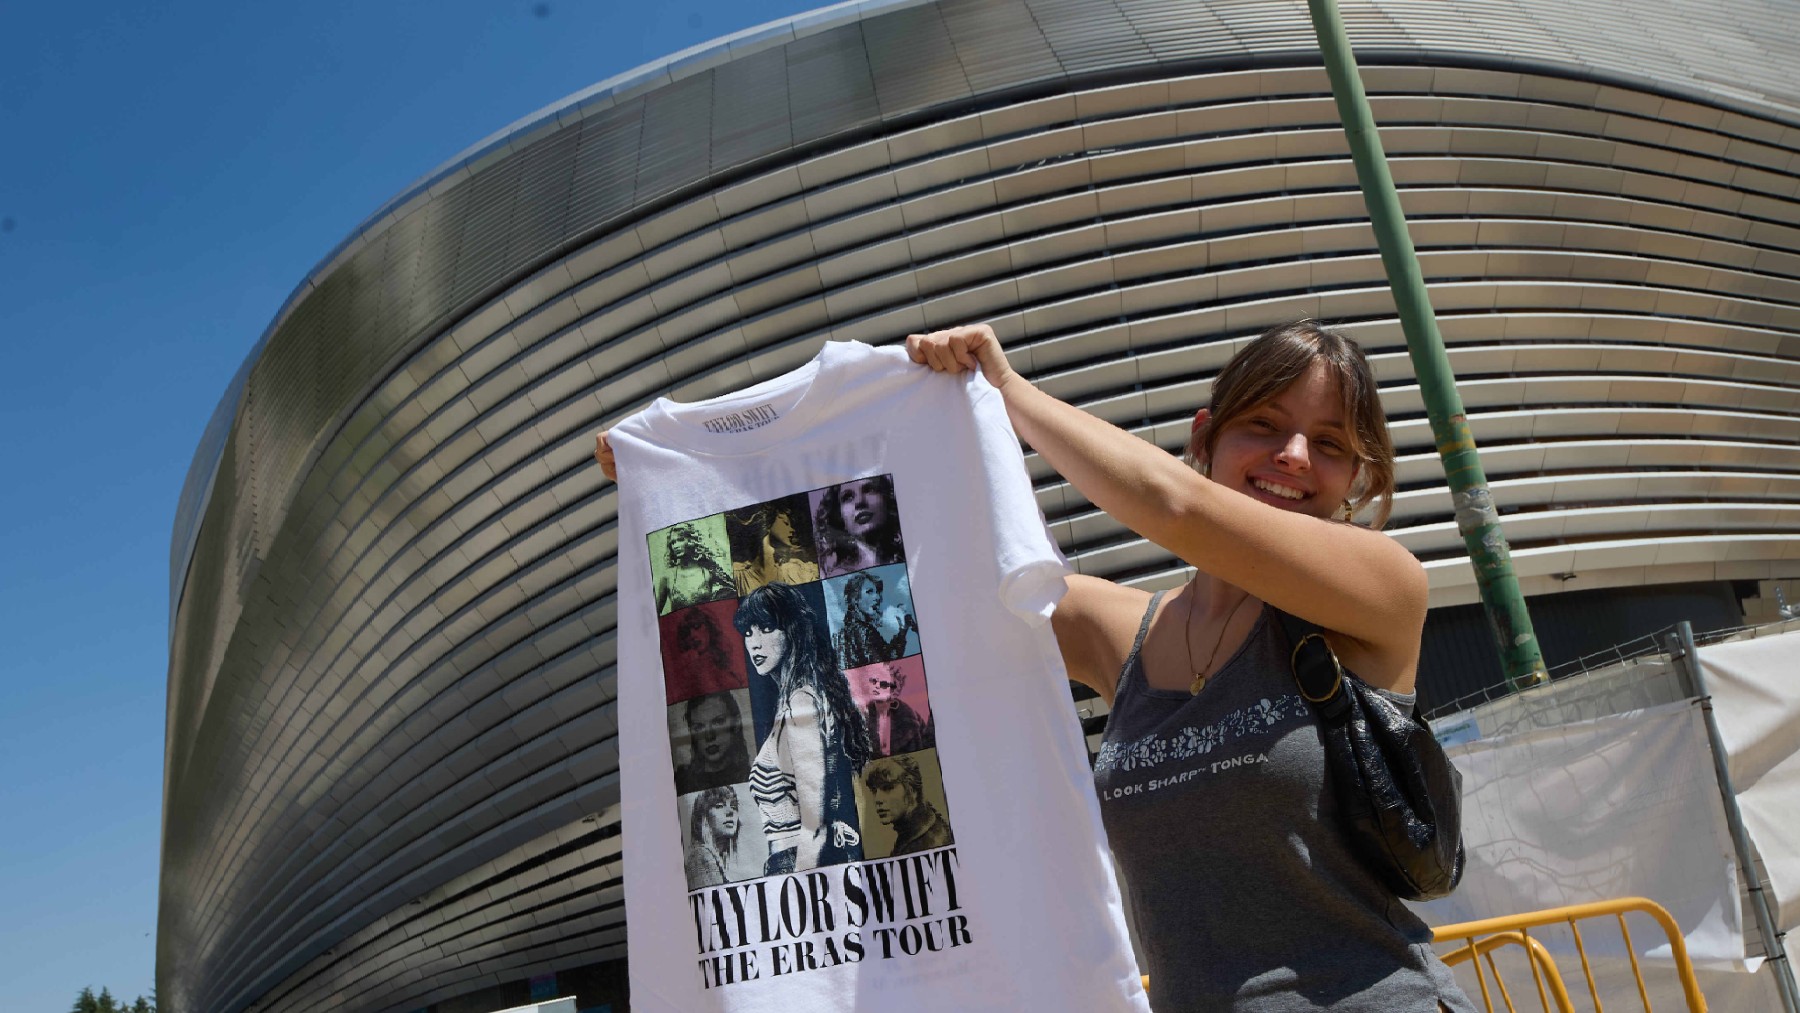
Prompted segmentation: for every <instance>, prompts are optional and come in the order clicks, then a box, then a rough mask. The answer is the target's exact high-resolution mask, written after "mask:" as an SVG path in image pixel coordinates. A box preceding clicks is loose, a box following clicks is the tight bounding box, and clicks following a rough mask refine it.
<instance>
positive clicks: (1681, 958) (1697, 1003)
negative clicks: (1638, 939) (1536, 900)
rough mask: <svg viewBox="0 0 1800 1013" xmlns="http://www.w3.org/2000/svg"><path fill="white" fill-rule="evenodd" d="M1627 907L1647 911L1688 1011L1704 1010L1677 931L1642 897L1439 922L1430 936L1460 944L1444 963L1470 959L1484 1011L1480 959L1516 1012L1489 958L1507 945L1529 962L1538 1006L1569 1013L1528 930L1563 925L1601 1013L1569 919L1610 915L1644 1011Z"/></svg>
mask: <svg viewBox="0 0 1800 1013" xmlns="http://www.w3.org/2000/svg"><path fill="white" fill-rule="evenodd" d="M1630 911H1637V912H1640V913H1642V914H1647V915H1649V916H1650V917H1651V918H1653V919H1655V920H1656V923H1657V924H1658V925H1661V926H1662V930H1663V934H1664V935H1666V936H1668V937H1669V948H1670V950H1671V954H1672V956H1673V957H1674V960H1675V974H1676V976H1677V977H1679V978H1680V979H1681V991H1682V994H1683V995H1684V996H1685V997H1686V998H1687V1008H1688V1010H1689V1013H1706V998H1705V997H1704V996H1702V995H1701V994H1700V985H1699V983H1698V982H1697V981H1695V980H1694V965H1693V964H1692V963H1691V962H1690V961H1689V960H1688V953H1687V943H1686V942H1685V941H1684V940H1683V939H1682V938H1681V929H1680V928H1679V927H1678V926H1677V925H1676V924H1675V919H1674V918H1673V917H1671V916H1670V915H1669V912H1668V911H1666V910H1664V908H1663V907H1662V905H1660V904H1658V903H1656V902H1655V901H1651V900H1646V899H1645V898H1643V897H1621V898H1619V899H1618V900H1603V901H1597V902H1595V903H1592V904H1574V905H1570V906H1569V907H1558V908H1550V909H1549V910H1546V911H1529V912H1526V913H1525V914H1518V915H1506V916H1503V917H1500V918H1483V919H1481V920H1480V921H1473V922H1463V923H1462V924H1460V925H1445V926H1443V927H1442V928H1439V929H1437V930H1436V931H1435V932H1434V933H1433V934H1432V938H1433V940H1434V941H1436V942H1440V943H1447V942H1462V943H1463V945H1462V946H1460V947H1458V948H1457V949H1455V950H1453V951H1451V952H1450V953H1449V954H1448V955H1447V956H1445V957H1444V963H1446V964H1452V965H1454V964H1460V963H1463V962H1464V961H1471V962H1472V966H1473V968H1474V971H1475V981H1476V983H1477V984H1479V985H1480V986H1481V999H1482V1002H1484V1003H1485V1004H1486V1005H1487V1008H1488V1013H1493V1011H1494V997H1493V995H1492V993H1491V991H1490V990H1489V988H1488V982H1487V975H1485V974H1483V973H1482V970H1481V965H1482V962H1483V961H1486V963H1487V966H1488V973H1490V974H1492V975H1493V977H1494V985H1495V988H1496V989H1497V990H1498V991H1499V993H1500V1001H1501V1002H1502V1003H1503V1004H1504V1005H1505V1008H1506V1009H1507V1010H1508V1011H1511V1013H1516V1010H1515V1007H1514V1006H1513V1000H1512V994H1511V992H1509V991H1508V990H1507V987H1506V982H1505V980H1504V979H1502V978H1501V977H1500V969H1499V968H1498V967H1497V966H1495V964H1494V958H1493V951H1494V950H1496V949H1498V948H1499V947H1502V946H1508V945H1515V946H1522V947H1524V949H1525V952H1526V956H1527V962H1528V963H1529V964H1530V965H1531V978H1532V981H1533V982H1534V983H1535V984H1536V985H1537V993H1538V1002H1539V1003H1541V1004H1542V1007H1543V1009H1544V1010H1546V1011H1548V1010H1549V1009H1551V1005H1550V1004H1551V1003H1552V1002H1555V1004H1556V1006H1555V1008H1556V1009H1557V1010H1558V1011H1559V1013H1574V1007H1573V1006H1572V1005H1570V1003H1569V992H1568V989H1566V988H1565V987H1564V986H1563V979H1562V974H1561V973H1560V972H1558V971H1557V969H1556V961H1554V960H1552V959H1551V958H1550V954H1549V952H1548V951H1547V950H1545V949H1544V947H1543V944H1541V943H1539V942H1538V941H1537V940H1536V939H1533V938H1532V937H1531V934H1530V930H1531V929H1534V928H1539V927H1542V926H1545V925H1565V924H1566V925H1568V927H1569V931H1570V932H1572V933H1574V935H1575V952H1576V953H1578V954H1580V955H1581V971H1582V974H1583V975H1584V976H1586V978H1587V986H1588V995H1590V996H1592V997H1593V1000H1594V1009H1595V1010H1596V1011H1597V1013H1604V1011H1605V1007H1603V1006H1602V1005H1601V1004H1600V990H1599V989H1598V988H1597V987H1595V985H1594V971H1593V968H1592V966H1590V965H1589V963H1588V956H1587V947H1586V945H1584V944H1583V943H1582V940H1581V929H1580V927H1579V926H1577V925H1576V924H1575V923H1576V922H1577V921H1580V920H1581V919H1583V918H1599V917H1604V916H1606V915H1612V916H1614V917H1615V918H1617V919H1618V921H1619V933H1620V935H1622V936H1624V939H1625V953H1626V955H1627V956H1629V957H1630V958H1631V973H1632V976H1633V977H1634V978H1635V979H1636V981H1637V987H1638V998H1639V999H1641V1000H1642V1001H1643V1003H1644V1009H1645V1010H1647V1011H1648V1010H1649V1009H1650V994H1649V991H1648V990H1647V989H1646V988H1645V987H1644V972H1643V970H1642V969H1641V968H1640V967H1638V959H1637V951H1636V950H1635V949H1633V948H1632V945H1631V929H1630V928H1629V927H1628V926H1626V924H1625V915H1626V913H1627V912H1630ZM1478 937H1479V938H1478Z"/></svg>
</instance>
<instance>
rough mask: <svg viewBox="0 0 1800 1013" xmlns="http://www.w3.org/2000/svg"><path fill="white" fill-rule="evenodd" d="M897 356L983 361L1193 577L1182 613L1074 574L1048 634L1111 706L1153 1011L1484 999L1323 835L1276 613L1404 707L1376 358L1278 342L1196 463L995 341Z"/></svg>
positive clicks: (1296, 328)
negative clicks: (1318, 633)
mask: <svg viewBox="0 0 1800 1013" xmlns="http://www.w3.org/2000/svg"><path fill="white" fill-rule="evenodd" d="M907 348H908V351H909V353H910V354H911V355H912V357H913V359H914V361H916V362H920V363H923V364H926V365H929V366H930V367H931V368H933V369H936V370H939V371H944V372H960V371H964V370H970V369H979V370H980V371H981V372H982V373H983V375H984V376H985V377H986V378H987V380H988V381H989V382H990V383H991V384H992V385H993V386H994V387H995V388H996V389H997V390H998V391H999V393H1000V397H1001V398H1002V400H1003V401H1004V402H1005V404H1006V409H1007V414H1008V415H1009V417H1010V418H1011V419H1012V422H1013V427H1014V428H1015V429H1016V430H1017V431H1018V433H1019V435H1020V436H1021V437H1023V438H1024V439H1025V441H1026V442H1027V443H1029V444H1031V446H1032V448H1033V449H1035V450H1036V451H1037V452H1038V453H1039V454H1040V455H1042V456H1043V458H1044V459H1045V460H1046V461H1048V462H1049V463H1050V464H1051V465H1052V466H1054V467H1055V468H1056V470H1057V471H1058V472H1060V473H1061V474H1062V475H1063V477H1064V478H1066V479H1068V480H1069V482H1070V483H1071V484H1072V485H1074V486H1075V488H1076V489H1077V490H1078V491H1080V492H1081V493H1082V494H1084V495H1085V496H1087V497H1088V499H1089V500H1091V501H1092V502H1093V503H1094V505H1096V506H1098V507H1099V508H1101V509H1102V510H1105V511H1106V512H1108V513H1110V514H1112V515H1113V516H1114V517H1116V518H1117V519H1118V520H1119V521H1121V522H1122V523H1124V524H1125V525H1127V526H1128V527H1130V528H1132V529H1133V530H1135V531H1136V532H1137V533H1138V534H1140V535H1142V536H1143V537H1145V538H1148V539H1150V540H1151V541H1154V542H1156V543H1158V544H1160V545H1162V546H1163V547H1164V548H1166V549H1168V550H1169V551H1170V552H1172V553H1174V554H1175V555H1176V556H1178V557H1180V558H1181V559H1183V560H1184V561H1186V562H1187V563H1188V564H1190V565H1191V566H1193V567H1194V575H1193V579H1191V580H1189V581H1188V583H1187V584H1186V586H1184V587H1182V588H1181V589H1180V590H1179V591H1178V592H1176V593H1175V595H1174V596H1172V597H1170V596H1166V595H1165V593H1164V592H1160V591H1159V592H1157V593H1156V594H1148V593H1146V592H1144V591H1141V590H1138V589H1136V588H1130V587H1125V586H1121V585H1118V584H1114V583H1111V582H1109V581H1105V580H1100V579H1098V578H1094V577H1084V576H1072V577H1070V578H1068V587H1067V593H1066V594H1065V595H1064V597H1063V600H1062V602H1061V604H1060V605H1059V606H1058V607H1057V610H1056V613H1055V615H1054V616H1053V619H1052V622H1053V624H1054V629H1055V631H1056V636H1057V643H1058V646H1059V647H1060V648H1061V650H1062V655H1063V660H1064V664H1065V667H1066V668H1067V669H1068V673H1069V677H1070V678H1072V679H1075V680H1076V681H1079V682H1082V683H1084V684H1086V685H1088V686H1090V687H1092V688H1093V689H1094V690H1095V691H1096V692H1097V693H1099V694H1100V695H1101V696H1102V697H1104V698H1105V699H1107V700H1108V701H1109V702H1110V703H1111V705H1112V713H1111V717H1110V719H1109V720H1108V723H1107V728H1106V735H1105V739H1104V741H1103V743H1102V746H1101V749H1100V752H1099V755H1098V757H1097V758H1096V760H1095V764H1094V774H1095V781H1096V784H1097V787H1098V789H1099V792H1100V798H1101V805H1100V811H1101V816H1102V818H1103V819H1104V821H1105V823H1106V829H1107V836H1108V838H1109V840H1110V842H1111V844H1112V848H1113V854H1114V855H1115V856H1116V858H1117V859H1118V862H1119V866H1120V868H1121V870H1122V872H1123V874H1124V876H1123V878H1124V880H1125V883H1126V884H1127V886H1128V888H1129V889H1130V893H1131V898H1132V908H1133V910H1134V913H1135V914H1136V917H1137V921H1138V925H1139V928H1140V931H1141V933H1142V938H1143V939H1144V940H1146V946H1145V949H1144V958H1145V961H1146V969H1147V970H1148V971H1149V976H1150V989H1151V1004H1152V1006H1154V1007H1155V1008H1157V1009H1208V1010H1213V1009H1217V1010H1233V1011H1238V1013H1260V1011H1264V1010H1276V1009H1290V1008H1295V1006H1296V1005H1305V1006H1306V1007H1307V1008H1309V1009H1313V1008H1318V1009H1342V1010H1365V1009H1366V1010H1376V1009H1379V1010H1389V1009H1406V1010H1427V1009H1434V1008H1439V1007H1442V1008H1445V1009H1451V1010H1457V1011H1462V1010H1470V1009H1472V1008H1473V1007H1471V1006H1470V1005H1469V1002H1468V999H1467V998H1466V997H1465V996H1464V995H1463V994H1462V993H1461V991H1459V990H1458V989H1457V987H1456V984H1455V982H1454V981H1453V980H1452V979H1451V976H1450V973H1449V971H1448V970H1447V969H1446V968H1445V967H1444V966H1443V964H1442V963H1441V962H1439V961H1438V960H1437V958H1436V957H1435V956H1433V955H1432V952H1431V950H1430V948H1429V946H1428V945H1427V944H1428V943H1429V941H1430V938H1431V933H1430V930H1429V929H1428V928H1427V927H1426V926H1425V924H1424V923H1423V922H1422V921H1420V920H1419V919H1418V918H1416V917H1414V916H1413V915H1412V914H1411V913H1410V912H1409V911H1408V910H1407V909H1406V908H1405V907H1404V906H1403V905H1402V904H1400V903H1399V901H1398V899H1397V898H1396V897H1395V895H1394V894H1393V893H1392V891H1390V890H1389V889H1388V888H1386V887H1385V886H1383V885H1382V883H1381V881H1380V880H1379V879H1378V878H1377V875H1376V874H1375V872H1373V871H1372V870H1370V869H1369V868H1366V867H1365V866H1363V864H1362V863H1361V862H1360V860H1359V859H1358V858H1357V857H1356V855H1355V854H1354V853H1353V852H1352V851H1351V850H1350V848H1349V845H1348V844H1347V838H1346V837H1345V836H1344V835H1343V833H1342V832H1341V830H1340V828H1338V827H1336V826H1334V825H1332V823H1333V821H1334V820H1335V819H1336V818H1337V817H1336V813H1335V812H1334V811H1333V810H1332V806H1333V804H1334V797H1333V795H1332V794H1331V792H1330V791H1329V790H1328V786H1327V783H1326V776H1327V775H1326V766H1325V754H1324V748H1323V746H1322V745H1321V741H1320V737H1319V732H1318V729H1317V728H1316V727H1315V718H1314V715H1313V712H1312V709H1311V708H1310V707H1308V706H1307V705H1306V703H1305V701H1304V700H1302V699H1301V697H1300V696H1299V694H1298V693H1297V692H1296V687H1295V684H1294V682H1293V676H1292V673H1291V671H1290V670H1289V666H1288V664H1287V658H1288V650H1289V645H1288V643H1287V637H1286V634H1285V632H1284V629H1283V623H1282V622H1281V621H1280V613H1281V612H1287V613H1290V614H1292V615H1295V616H1298V617H1300V618H1301V619H1304V620H1307V621H1309V622H1311V623H1313V624H1316V625H1317V626H1319V627H1321V628H1322V629H1323V630H1324V632H1325V636H1326V638H1327V640H1328V641H1329V642H1330V644H1331V646H1332V647H1333V649H1334V650H1335V651H1336V653H1337V655H1338V657H1339V658H1341V659H1343V661H1344V662H1345V663H1346V665H1347V666H1348V667H1349V668H1350V669H1351V670H1353V671H1355V672H1356V673H1357V674H1359V675H1360V676H1362V677H1363V679H1364V680H1365V681H1366V682H1368V683H1369V684H1371V685H1373V686H1375V687H1377V688H1378V689H1379V690H1381V691H1384V692H1387V693H1388V694H1389V695H1390V696H1391V697H1392V698H1393V699H1394V700H1395V701H1396V702H1397V703H1398V704H1400V705H1401V706H1403V707H1410V706H1411V705H1412V697H1411V691H1412V686H1413V678H1414V672H1415V670H1416V669H1417V667H1418V658H1419V633H1420V630H1421V628H1422V627H1423V625H1424V621H1425V604H1426V588H1425V574H1424V570H1423V568H1422V567H1421V566H1420V565H1419V562H1418V560H1416V559H1414V558H1413V557H1412V555H1411V554H1410V553H1408V552H1407V551H1406V550H1405V549H1403V548H1401V547H1400V546H1399V545H1398V544H1397V543H1395V542H1393V541H1392V540H1390V539H1388V538H1387V537H1386V536H1384V535H1382V534H1380V533H1379V532H1378V531H1375V530H1373V529H1372V528H1368V527H1363V526H1359V525H1357V524H1354V523H1352V522H1351V519H1352V518H1353V517H1355V516H1356V515H1357V514H1359V513H1365V512H1366V513H1367V514H1369V515H1370V517H1371V519H1372V520H1373V522H1374V524H1375V525H1376V526H1379V525H1380V523H1381V522H1382V521H1384V520H1385V519H1386V517H1387V515H1388V511H1389V509H1390V503H1391V498H1392V495H1393V486H1394V478H1393V475H1394V462H1393V459H1394V452H1393V445H1392V442H1391V441H1390V439H1389V437H1388V433H1387V424H1386V419H1385V415H1384V414H1383V412H1382V408H1381V402H1380V399H1379V397H1378V396H1377V394H1376V386H1375V381H1374V377H1373V376H1372V375H1371V372H1370V369H1369V364H1368V360H1367V359H1366V358H1365V357H1364V355H1363V353H1362V350H1361V349H1360V348H1358V347H1357V346H1356V345H1355V344H1354V343H1353V342H1351V341H1350V340H1349V339H1348V338H1345V337H1343V336H1342V335H1340V334H1337V333H1336V332H1334V331H1331V330H1328V329H1326V328H1324V327H1321V326H1320V325H1318V324H1317V323H1315V322H1313V321H1309V320H1307V321H1299V322H1296V323H1292V324H1287V325H1284V326H1280V327H1276V328H1273V329H1271V330H1269V331H1266V332H1264V333H1263V334H1262V335H1261V336H1259V337H1258V338H1256V339H1255V340H1254V341H1252V342H1250V343H1249V344H1248V345H1246V346H1245V347H1244V348H1243V349H1242V350H1241V351H1240V352H1238V354H1237V355H1236V356H1234V357H1233V358H1232V360H1231V361H1230V362H1229V363H1228V364H1227V365H1226V366H1225V368H1224V369H1223V370H1222V371H1220V373H1219V375H1218V377H1217V379H1216V380H1215V381H1214V383H1213V388H1212V398H1211V400H1210V402H1209V403H1208V404H1207V405H1205V406H1204V407H1202V408H1200V409H1199V410H1198V411H1196V412H1195V413H1194V422H1193V426H1192V429H1191V432H1190V438H1189V441H1188V446H1187V452H1186V455H1185V460H1186V464H1185V465H1184V464H1183V462H1181V461H1178V460H1176V459H1175V458H1174V457H1172V456H1170V455H1168V454H1166V453H1164V452H1163V451H1161V450H1159V449H1158V448H1156V447H1155V446H1152V445H1151V444H1148V443H1145V442H1144V441H1142V440H1139V439H1137V438H1136V437H1134V436H1132V435H1130V434H1129V433H1126V432H1124V431H1123V430H1120V429H1118V428H1116V427H1114V426H1112V425H1111V424H1109V423H1107V422H1104V421H1102V420H1100V419H1098V418H1095V417H1094V416H1092V415H1089V414H1087V413H1086V412H1083V411H1081V410H1080V409H1078V408H1075V407H1073V406H1071V405H1068V404H1065V403H1063V402H1061V401H1059V400H1057V399H1056V398H1054V397H1051V396H1050V395H1048V394H1046V393H1044V392H1043V391H1041V390H1038V389H1037V388H1036V387H1034V386H1033V385H1032V384H1031V383H1030V382H1029V381H1027V380H1025V379H1024V378H1023V377H1021V376H1020V375H1019V374H1018V373H1016V372H1014V371H1013V370H1012V368H1011V367H1010V365H1009V364H1008V363H1007V361H1006V357H1005V355H1004V354H1002V352H1001V350H1000V345H999V340H998V339H997V338H996V337H995V335H994V332H993V330H992V329H990V328H988V327H986V326H982V325H977V326H973V327H958V328H952V329H950V330H947V331H937V332H934V333H931V334H915V335H912V336H910V337H909V338H907ZM1175 729H1178V730H1179V731H1178V732H1175V733H1173V734H1170V731H1169V730H1175ZM897 818H898V817H896V819H897ZM1151 940H1154V941H1155V942H1154V943H1150V941H1151ZM1195 954H1205V955H1206V959H1204V960H1197V959H1193V957H1194V955H1195Z"/></svg>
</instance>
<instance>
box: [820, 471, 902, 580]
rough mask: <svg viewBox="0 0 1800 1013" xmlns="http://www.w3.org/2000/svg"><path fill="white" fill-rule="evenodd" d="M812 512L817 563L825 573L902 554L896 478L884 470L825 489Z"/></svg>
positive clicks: (890, 560)
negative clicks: (817, 555)
mask: <svg viewBox="0 0 1800 1013" xmlns="http://www.w3.org/2000/svg"><path fill="white" fill-rule="evenodd" d="M813 514H814V527H813V530H815V531H817V532H818V533H819V557H820V558H819V565H820V568H821V569H822V570H823V571H824V575H825V576H827V577H833V576H836V575H838V574H841V573H850V572H851V571H853V570H866V569H868V568H869V567H871V566H886V565H888V564H889V563H898V562H900V561H901V560H903V559H905V558H906V554H905V548H904V546H903V545H902V544H901V541H900V511H899V510H898V509H896V508H895V506H894V483H893V481H892V480H891V479H889V478H888V476H886V475H874V476H871V477H869V478H860V479H857V480H856V481H854V482H845V483H843V484H841V485H834V486H831V487H829V488H827V489H826V490H825V492H824V495H822V496H821V497H820V498H819V504H818V506H817V508H815V509H814V511H813Z"/></svg>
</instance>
